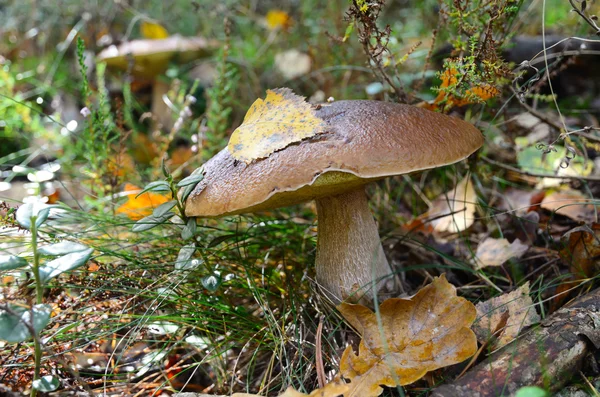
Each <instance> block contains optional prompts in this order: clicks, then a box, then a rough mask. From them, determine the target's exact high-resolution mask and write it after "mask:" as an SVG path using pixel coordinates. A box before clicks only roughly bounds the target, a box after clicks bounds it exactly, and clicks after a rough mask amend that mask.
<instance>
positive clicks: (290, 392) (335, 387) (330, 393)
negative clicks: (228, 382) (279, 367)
mask: <svg viewBox="0 0 600 397" xmlns="http://www.w3.org/2000/svg"><path fill="white" fill-rule="evenodd" d="M347 391H348V385H346V384H345V383H344V381H342V380H341V379H339V378H336V379H334V380H333V381H331V382H330V383H328V384H326V385H325V386H323V387H322V388H320V389H317V390H314V391H313V392H312V393H310V394H304V393H300V392H299V391H296V390H294V389H293V388H291V387H289V388H288V389H287V390H286V391H285V392H284V393H283V394H281V395H280V396H279V397H337V396H340V395H342V394H344V393H346V392H347ZM231 397H260V396H259V395H257V394H247V393H233V395H232V396H231Z"/></svg>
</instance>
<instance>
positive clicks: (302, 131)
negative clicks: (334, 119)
mask: <svg viewBox="0 0 600 397" xmlns="http://www.w3.org/2000/svg"><path fill="white" fill-rule="evenodd" d="M322 132H325V122H324V121H323V120H321V119H320V118H318V117H317V116H316V115H315V111H314V110H313V107H312V106H311V105H310V104H309V103H308V102H306V101H305V100H304V98H303V97H301V96H298V95H296V94H294V93H293V92H292V90H290V89H289V88H278V89H275V90H267V96H266V98H265V99H264V100H263V99H260V98H259V99H257V100H256V101H255V102H254V103H253V104H252V106H250V109H248V112H247V113H246V116H245V117H244V122H243V123H242V125H240V126H239V127H238V128H237V129H236V130H235V131H234V132H233V134H232V135H231V138H230V139H229V144H228V145H227V147H228V149H229V152H230V153H231V155H232V156H233V158H235V159H236V160H240V161H243V162H245V163H250V162H252V161H253V160H257V159H260V158H264V157H268V156H269V155H270V154H271V153H273V152H275V151H277V150H281V149H283V148H285V147H287V146H288V145H290V144H292V143H295V142H300V141H301V140H303V139H306V138H310V137H312V136H314V135H316V134H319V133H322Z"/></svg>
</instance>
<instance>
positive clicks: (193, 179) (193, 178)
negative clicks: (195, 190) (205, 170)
mask: <svg viewBox="0 0 600 397" xmlns="http://www.w3.org/2000/svg"><path fill="white" fill-rule="evenodd" d="M202 179H204V175H203V174H196V175H190V176H188V177H186V178H183V179H182V180H180V181H179V183H178V184H177V187H186V186H189V185H197V184H198V182H200V181H201V180H202Z"/></svg>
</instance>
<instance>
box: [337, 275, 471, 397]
mask: <svg viewBox="0 0 600 397" xmlns="http://www.w3.org/2000/svg"><path fill="white" fill-rule="evenodd" d="M338 310H339V311H340V312H341V313H342V315H343V316H344V318H346V320H347V321H348V322H349V323H350V324H351V325H352V326H353V327H354V328H356V330H357V331H358V332H359V333H360V334H361V336H362V340H361V342H360V345H359V353H358V355H356V354H355V353H354V351H353V350H352V347H351V346H348V347H347V348H346V350H345V351H344V354H343V355H342V359H341V362H340V373H341V375H342V377H343V378H345V379H349V380H350V383H349V384H348V386H349V387H350V390H349V391H348V392H347V393H345V394H344V396H345V397H374V396H378V395H380V394H381V393H382V391H383V389H382V388H381V387H380V385H383V386H389V387H393V386H402V385H407V384H409V383H413V382H415V381H417V380H418V379H420V378H421V377H422V376H423V375H425V374H426V373H427V372H428V371H433V370H435V369H438V368H442V367H446V366H448V365H452V364H456V363H459V362H461V361H464V360H466V359H467V358H469V357H471V356H472V355H473V354H475V351H476V350H477V340H476V338H475V334H474V333H473V331H471V329H470V328H469V327H470V326H471V324H473V321H475V317H476V315H477V312H476V310H475V306H473V304H472V303H471V302H469V301H467V300H466V299H464V298H460V297H457V296H456V288H454V286H452V285H451V284H450V283H448V281H446V277H445V276H444V275H442V276H441V277H436V278H435V279H434V280H433V282H432V283H431V284H429V285H428V286H426V287H425V288H423V289H421V290H420V291H419V292H418V293H417V294H416V295H415V296H413V297H412V298H410V299H400V298H392V299H388V300H386V301H384V302H383V303H382V304H381V305H380V306H379V312H380V316H381V324H378V321H377V316H376V315H375V313H373V312H372V311H371V309H368V308H366V307H364V306H362V305H352V304H347V303H342V304H341V305H340V306H338ZM380 325H381V326H380Z"/></svg>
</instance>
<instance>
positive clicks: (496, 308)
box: [473, 282, 540, 348]
mask: <svg viewBox="0 0 600 397" xmlns="http://www.w3.org/2000/svg"><path fill="white" fill-rule="evenodd" d="M475 307H476V308H477V317H478V319H477V321H476V322H475V324H474V325H473V330H474V331H475V334H476V335H477V340H479V342H481V343H482V344H483V343H487V342H488V340H489V339H490V337H491V336H492V334H494V333H496V334H497V339H496V340H495V341H494V342H493V344H492V345H491V347H492V348H500V347H502V346H504V345H506V344H508V343H510V342H512V341H513V340H514V339H515V338H516V337H517V336H518V335H519V332H520V331H521V330H522V329H523V328H524V327H527V326H530V325H532V324H536V323H538V322H539V321H540V316H539V315H538V314H537V312H536V310H535V306H534V304H533V301H532V300H531V296H529V282H527V283H525V284H523V285H522V286H521V287H520V288H518V289H516V290H514V291H513V292H510V293H508V294H503V295H500V296H497V297H495V298H492V299H489V300H487V301H485V302H480V303H478V304H477V305H476V306H475ZM507 313H508V319H505V318H504V319H503V317H504V316H505V315H506V314H507ZM504 321H505V322H506V325H504V326H502V325H501V323H502V322H504ZM498 328H501V332H500V333H498V332H496V331H497V329H498Z"/></svg>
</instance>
